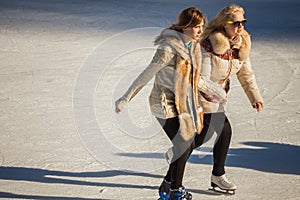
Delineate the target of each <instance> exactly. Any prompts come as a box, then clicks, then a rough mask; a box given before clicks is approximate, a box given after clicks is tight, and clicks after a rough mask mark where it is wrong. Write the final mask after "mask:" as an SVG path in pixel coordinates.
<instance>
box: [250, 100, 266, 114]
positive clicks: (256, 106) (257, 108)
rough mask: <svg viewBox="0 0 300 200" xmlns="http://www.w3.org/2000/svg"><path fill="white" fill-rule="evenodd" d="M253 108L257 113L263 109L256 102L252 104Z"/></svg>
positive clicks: (261, 104) (259, 103)
mask: <svg viewBox="0 0 300 200" xmlns="http://www.w3.org/2000/svg"><path fill="white" fill-rule="evenodd" d="M252 106H253V108H255V109H256V110H257V112H260V111H261V109H262V108H263V107H264V105H263V103H261V102H257V103H254V104H252Z"/></svg>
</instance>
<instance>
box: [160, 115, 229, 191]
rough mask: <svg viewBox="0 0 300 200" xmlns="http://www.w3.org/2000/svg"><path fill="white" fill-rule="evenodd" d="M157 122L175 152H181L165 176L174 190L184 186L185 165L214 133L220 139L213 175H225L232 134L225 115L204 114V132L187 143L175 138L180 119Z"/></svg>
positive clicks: (216, 147)
mask: <svg viewBox="0 0 300 200" xmlns="http://www.w3.org/2000/svg"><path fill="white" fill-rule="evenodd" d="M157 120H158V121H159V123H160V124H161V126H162V127H163V129H164V131H165V132H166V134H167V135H168V137H169V139H170V140H171V141H172V143H173V149H174V151H178V152H181V153H180V156H179V157H178V159H176V160H175V161H173V162H172V163H171V164H170V165H169V170H168V172H167V175H166V176H165V179H166V180H167V181H170V182H171V188H172V189H177V188H179V187H181V186H182V179H183V174H184V169H185V165H186V162H187V160H188V158H189V156H190V155H191V153H192V151H193V149H195V148H197V147H199V146H201V145H202V144H203V143H205V142H207V141H208V140H209V139H210V138H211V137H212V136H213V134H214V132H216V133H217V137H218V138H217V142H216V143H215V145H214V149H213V157H214V165H213V171H212V174H213V175H215V176H221V175H223V174H225V169H224V165H225V160H226V156H227V153H228V149H229V144H230V140H231V133H232V131H231V126H230V123H229V121H228V119H227V117H226V115H225V113H213V114H204V127H203V130H202V132H201V134H200V135H198V134H197V135H196V136H195V138H194V140H193V141H191V142H185V141H183V140H182V139H181V140H180V139H178V137H176V138H175V136H176V135H177V133H178V130H179V121H178V117H174V118H170V119H159V118H157ZM174 138H175V139H174ZM178 149H179V150H178Z"/></svg>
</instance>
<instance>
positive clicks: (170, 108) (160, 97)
mask: <svg viewBox="0 0 300 200" xmlns="http://www.w3.org/2000/svg"><path fill="white" fill-rule="evenodd" d="M182 36H183V35H182V34H181V33H179V32H177V31H174V30H170V29H165V30H163V31H162V33H161V34H160V35H159V36H158V37H157V38H156V41H155V44H156V45H159V46H158V48H157V51H156V53H155V55H154V57H153V59H152V61H151V63H150V64H149V66H148V67H147V68H146V69H145V70H144V71H143V72H142V73H141V74H140V75H139V76H138V77H137V78H136V80H135V81H134V82H133V83H132V85H131V86H130V87H129V89H128V90H127V91H126V92H125V94H124V95H123V96H122V97H121V98H119V99H118V100H117V101H116V102H115V105H116V107H117V108H119V109H120V110H122V109H123V107H124V106H125V105H126V103H128V102H129V101H130V100H131V99H132V98H133V97H134V96H135V95H136V94H137V93H138V92H139V91H140V90H141V89H142V88H143V87H144V86H145V85H146V84H147V83H148V82H149V81H150V80H151V79H152V78H153V77H155V80H154V85H153V88H152V91H151V94H150V96H149V103H150V109H151V112H152V114H153V115H154V116H156V117H159V118H172V117H176V116H178V111H177V108H176V105H175V91H174V90H175V83H176V80H175V77H176V75H175V73H176V66H177V64H178V63H177V61H178V57H179V56H180V57H182V58H183V59H185V60H186V61H187V62H189V63H191V64H192V65H194V67H196V66H197V67H199V68H201V50H200V45H199V43H198V42H196V41H192V46H191V52H189V50H188V49H187V48H186V47H185V45H184V43H183V40H182ZM198 65H199V66H198ZM197 84H198V86H199V88H201V90H203V92H205V93H206V94H214V95H216V96H218V97H219V98H225V97H226V93H225V91H224V90H223V89H222V88H221V87H220V86H219V85H218V84H214V83H212V82H211V81H205V80H203V79H200V81H199V82H198V83H197Z"/></svg>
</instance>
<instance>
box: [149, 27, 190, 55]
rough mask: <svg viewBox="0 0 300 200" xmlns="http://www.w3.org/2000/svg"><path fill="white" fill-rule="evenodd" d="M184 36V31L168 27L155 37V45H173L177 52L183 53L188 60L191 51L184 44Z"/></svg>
mask: <svg viewBox="0 0 300 200" xmlns="http://www.w3.org/2000/svg"><path fill="white" fill-rule="evenodd" d="M183 37H184V35H183V33H180V32H178V31H175V30H172V29H169V28H166V29H164V30H163V31H162V32H161V33H160V35H158V36H157V37H156V38H155V40H154V45H162V44H167V45H169V46H171V47H172V48H173V49H174V50H175V51H176V53H177V54H179V55H181V56H182V57H183V58H185V59H186V60H189V58H190V55H189V51H188V49H187V48H186V47H185V46H184V42H183ZM193 46H194V45H193Z"/></svg>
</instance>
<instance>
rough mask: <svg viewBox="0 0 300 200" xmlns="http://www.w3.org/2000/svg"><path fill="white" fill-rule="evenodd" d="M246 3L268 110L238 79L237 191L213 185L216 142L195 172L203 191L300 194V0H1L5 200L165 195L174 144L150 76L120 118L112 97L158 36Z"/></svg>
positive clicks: (192, 165)
mask: <svg viewBox="0 0 300 200" xmlns="http://www.w3.org/2000/svg"><path fill="white" fill-rule="evenodd" d="M232 2H235V3H237V4H239V5H241V6H243V7H244V8H245V10H246V16H245V17H246V18H247V19H248V23H247V25H246V29H247V30H248V31H249V32H250V34H251V35H252V52H251V61H252V67H253V70H254V72H255V74H256V79H257V82H258V85H259V88H260V90H261V93H262V96H263V98H264V100H265V107H264V109H263V111H262V112H261V113H256V111H255V110H254V109H252V107H251V105H250V104H249V102H248V100H247V98H246V95H245V94H244V92H243V91H242V88H241V86H240V85H239V83H238V81H237V80H236V79H233V83H232V89H231V91H230V94H229V102H228V107H227V114H228V117H229V119H230V121H231V125H232V128H233V137H232V143H231V147H230V152H229V154H228V158H227V162H226V173H227V176H228V177H229V179H230V180H231V181H233V182H234V183H235V184H236V185H237V186H238V190H237V191H236V194H235V195H233V196H227V195H224V194H218V193H213V192H211V191H209V190H208V188H209V186H210V174H211V169H212V165H211V164H212V154H211V146H212V143H213V141H209V142H208V143H207V144H205V145H204V146H203V147H201V148H200V149H197V150H196V151H195V152H194V154H193V155H192V156H191V158H190V159H189V162H188V164H187V166H186V172H185V177H184V184H185V186H186V187H187V188H188V189H189V190H190V191H191V192H192V193H193V197H194V198H193V199H195V200H201V199H231V200H241V199H247V200H260V199H261V200H266V199H272V200H283V199H284V200H287V199H288V200H296V199H300V159H299V155H300V100H299V99H300V90H299V86H300V72H299V70H300V55H299V52H300V18H299V9H300V2H299V1H298V0H294V1H292V0H272V1H271V0H261V1H258V0H252V1H242V0H237V1H221V0H214V1H190V0H188V1H179V0H174V1H166V0H164V1H161V0H152V1H151V0H139V1H133V0H122V1H116V0H111V1H104V0H68V1H67V0H53V1H48V2H46V1H42V0H31V1H25V0H23V1H22V0H9V1H4V0H1V1H0V13H1V15H0V45H1V48H0V60H1V63H0V112H1V115H0V128H1V140H0V164H1V165H0V198H1V199H47V200H48V199H49V200H50V199H58V200H60V199H62V200H67V199H70V200H71V199H74V200H76V199H80V200H90V199H103V200H105V199H106V200H108V199H109V200H122V199H126V200H127V199H130V200H134V199H136V200H138V199H157V197H158V196H157V188H158V186H159V184H160V183H161V180H162V177H163V175H164V174H165V172H166V170H167V164H166V161H165V159H164V157H163V153H164V152H165V151H166V150H167V149H168V148H169V147H170V146H171V144H170V142H169V141H168V139H167V137H166V136H165V135H164V133H162V132H161V131H160V129H159V127H158V125H157V124H156V121H155V119H154V118H153V117H152V116H151V114H150V112H149V106H148V100H147V97H148V95H149V91H150V90H151V82H150V83H149V84H147V85H146V86H145V88H144V89H143V90H142V91H141V92H140V93H139V94H138V95H137V96H136V97H135V98H134V99H133V100H132V102H131V103H130V104H128V105H127V108H126V110H125V111H124V112H123V113H121V115H118V116H116V115H115V114H114V112H113V108H114V107H113V105H114V101H115V100H116V98H118V97H119V96H120V95H121V94H123V92H125V90H126V89H127V88H128V86H129V84H130V83H131V82H132V81H133V80H134V78H135V77H136V76H137V75H138V74H139V72H140V71H141V70H143V69H144V68H145V67H146V66H147V64H148V63H149V62H150V60H151V58H152V56H153V53H154V52H155V46H153V40H154V38H155V36H156V35H157V34H158V33H159V32H160V31H161V29H162V28H164V27H167V26H169V25H170V24H172V23H175V22H176V17H177V15H178V13H179V12H180V11H181V10H182V9H184V8H186V7H188V6H197V7H198V8H200V9H201V10H202V11H203V12H204V13H206V15H207V18H208V19H211V18H212V17H213V16H214V15H215V14H217V12H218V11H219V10H221V9H222V8H223V7H224V6H227V5H229V4H231V3H232Z"/></svg>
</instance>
